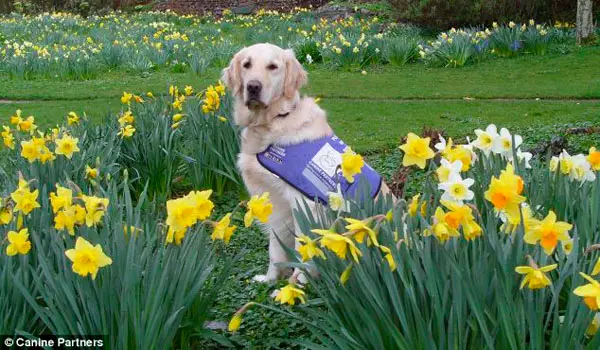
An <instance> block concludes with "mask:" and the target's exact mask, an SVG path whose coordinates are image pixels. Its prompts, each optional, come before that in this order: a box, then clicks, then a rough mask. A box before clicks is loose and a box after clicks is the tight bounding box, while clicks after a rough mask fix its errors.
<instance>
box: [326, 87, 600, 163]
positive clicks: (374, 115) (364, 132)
mask: <svg viewBox="0 0 600 350" xmlns="http://www.w3.org/2000/svg"><path fill="white" fill-rule="evenodd" d="M322 106H323V107H324V108H325V110H327V112H328V114H329V118H330V121H331V124H332V126H333V128H334V130H335V131H336V134H337V135H338V136H340V138H342V139H344V140H345V142H346V143H348V144H349V145H351V146H352V147H353V148H354V149H356V150H357V151H359V152H363V153H365V152H373V151H378V150H381V149H387V148H391V147H395V146H397V145H399V142H400V138H401V137H403V136H405V135H406V134H407V133H408V132H410V131H413V132H417V133H418V132H420V131H421V129H422V128H423V126H430V127H434V128H436V129H441V130H445V131H446V133H447V135H451V136H455V137H458V136H464V135H466V134H470V135H473V130H474V129H478V128H485V126H487V125H488V124H490V123H495V124H496V125H498V126H499V127H507V128H509V129H515V128H519V127H522V126H530V125H536V124H537V125H540V126H541V125H545V124H556V123H573V122H576V121H582V120H586V121H600V106H599V103H598V102H597V101H576V102H575V101H552V102H548V101H541V100H540V101H480V100H478V101H408V102H391V101H376V102H366V101H360V102H357V101H348V100H338V99H331V100H330V99H326V100H324V101H323V102H322Z"/></svg>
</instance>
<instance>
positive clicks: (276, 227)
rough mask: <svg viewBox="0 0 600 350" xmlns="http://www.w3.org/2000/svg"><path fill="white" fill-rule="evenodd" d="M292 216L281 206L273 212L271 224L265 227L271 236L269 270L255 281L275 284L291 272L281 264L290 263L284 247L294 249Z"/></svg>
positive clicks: (256, 277)
mask: <svg viewBox="0 0 600 350" xmlns="http://www.w3.org/2000/svg"><path fill="white" fill-rule="evenodd" d="M291 215H292V213H291V211H290V210H289V209H288V210H282V208H281V206H280V207H279V208H277V209H276V210H275V211H274V212H273V215H272V217H271V219H270V220H269V224H268V225H266V226H265V231H266V232H267V233H268V235H269V268H268V269H267V274H266V275H259V276H255V278H254V280H255V281H258V282H275V281H277V280H278V279H279V278H280V277H282V276H283V275H284V274H285V273H286V270H289V269H288V268H285V267H282V266H279V264H281V263H286V262H288V261H289V259H288V257H287V253H286V251H285V249H284V246H286V247H288V248H290V249H293V248H294V223H293V221H292V218H291ZM290 272H291V271H290ZM288 275H289V272H288Z"/></svg>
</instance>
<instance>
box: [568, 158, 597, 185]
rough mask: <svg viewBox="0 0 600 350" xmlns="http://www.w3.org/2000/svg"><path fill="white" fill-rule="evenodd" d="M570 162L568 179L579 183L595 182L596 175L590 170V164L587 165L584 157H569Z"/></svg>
mask: <svg viewBox="0 0 600 350" xmlns="http://www.w3.org/2000/svg"><path fill="white" fill-rule="evenodd" d="M571 160H572V162H573V166H572V167H571V172H570V174H569V177H570V178H571V179H572V180H577V181H580V182H583V181H590V182H591V181H595V180H596V174H595V173H594V171H593V170H592V167H591V166H590V163H588V161H587V158H586V156H585V155H583V154H578V155H576V156H573V157H571Z"/></svg>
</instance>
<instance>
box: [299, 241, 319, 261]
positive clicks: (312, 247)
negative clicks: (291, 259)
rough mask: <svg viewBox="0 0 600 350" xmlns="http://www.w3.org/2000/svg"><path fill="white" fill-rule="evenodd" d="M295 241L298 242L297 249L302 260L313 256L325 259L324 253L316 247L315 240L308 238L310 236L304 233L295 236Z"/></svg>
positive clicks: (307, 259)
mask: <svg viewBox="0 0 600 350" xmlns="http://www.w3.org/2000/svg"><path fill="white" fill-rule="evenodd" d="M296 241H297V242H298V243H300V246H299V247H298V248H297V250H298V253H300V256H301V257H302V261H304V262H306V261H309V260H311V259H312V258H314V257H315V256H318V257H320V258H321V259H325V253H323V251H322V250H321V249H319V247H317V242H316V241H315V240H312V239H310V237H308V236H306V235H300V236H299V237H297V238H296Z"/></svg>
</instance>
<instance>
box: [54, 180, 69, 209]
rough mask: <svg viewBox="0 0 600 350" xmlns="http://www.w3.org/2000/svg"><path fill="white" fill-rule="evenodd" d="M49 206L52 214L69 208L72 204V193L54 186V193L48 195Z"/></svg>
mask: <svg viewBox="0 0 600 350" xmlns="http://www.w3.org/2000/svg"><path fill="white" fill-rule="evenodd" d="M50 204H51V205H52V211H53V212H54V213H57V212H58V211H59V210H60V209H62V208H68V207H70V206H71V205H72V204H73V191H71V190H70V189H68V188H65V187H62V186H60V185H56V192H52V193H50Z"/></svg>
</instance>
